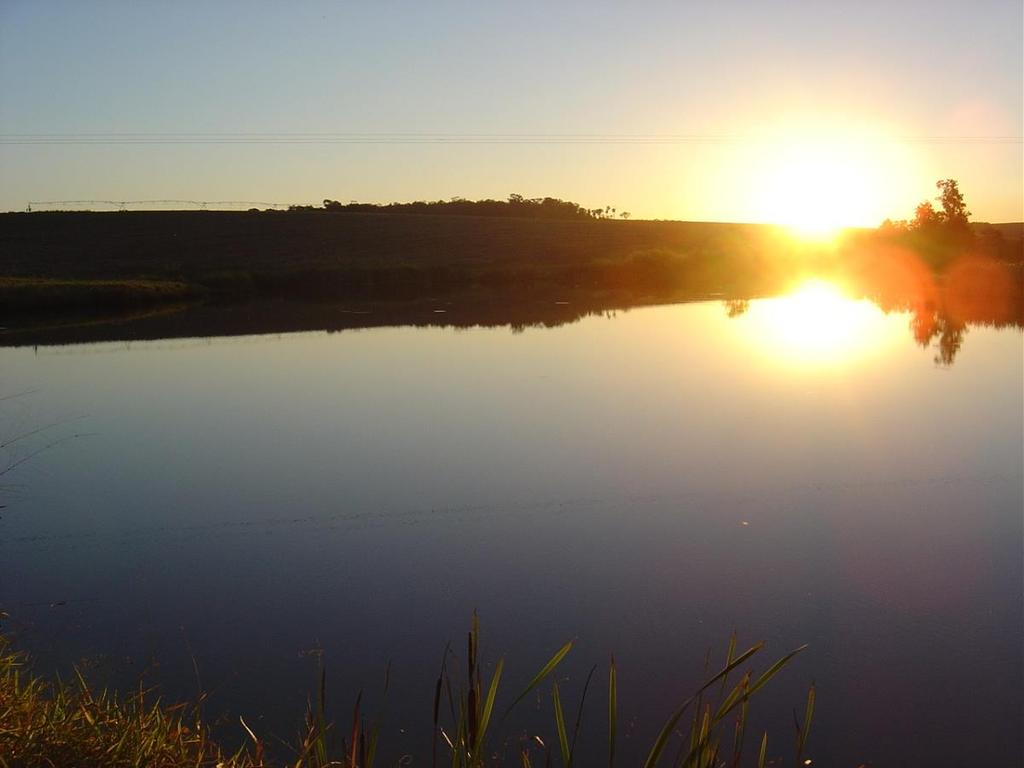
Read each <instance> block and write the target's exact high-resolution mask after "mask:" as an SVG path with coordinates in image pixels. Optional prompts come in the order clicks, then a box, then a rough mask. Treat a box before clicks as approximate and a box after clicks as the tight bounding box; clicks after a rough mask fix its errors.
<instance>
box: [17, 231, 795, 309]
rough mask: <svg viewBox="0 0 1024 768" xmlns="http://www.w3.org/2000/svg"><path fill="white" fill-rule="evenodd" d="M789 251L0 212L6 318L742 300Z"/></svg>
mask: <svg viewBox="0 0 1024 768" xmlns="http://www.w3.org/2000/svg"><path fill="white" fill-rule="evenodd" d="M783 243H784V238H783V237H782V235H781V233H780V232H779V231H778V230H776V229H774V228H771V227H763V226H756V225H742V224H701V223H683V222H648V221H637V222H626V221H551V220H531V219H512V218H488V217H473V216H436V215H433V216H429V215H428V216H423V215H410V214H355V213H346V214H330V213H325V212H323V211H320V212H289V213H270V212H264V213H229V212H132V213H103V214H97V213H31V214H5V215H2V216H0V295H2V296H3V298H4V300H5V302H4V303H5V304H6V306H7V307H8V308H9V309H11V310H12V311H13V310H18V311H22V312H25V311H44V312H51V311H53V310H55V309H69V308H90V307H110V306H114V305H131V304H144V303H152V302H153V301H155V300H166V299H174V300H180V299H182V298H183V297H187V296H191V297H193V298H195V297H198V296H203V297H205V296H229V297H238V296H287V297H296V296H298V297H302V298H327V299H336V298H360V299H380V298H384V299H396V298H397V299H409V298H422V297H424V296H428V297H429V296H433V295H435V294H438V293H451V292H458V293H465V292H466V291H471V290H476V289H487V290H490V289H495V288H500V289H503V290H504V289H509V288H514V289H521V288H527V289H530V290H531V291H534V290H537V289H538V287H539V286H548V287H551V286H558V287H560V288H578V287H581V286H585V287H587V288H596V289H611V290H620V289H624V288H626V289H630V290H640V291H645V290H665V289H674V288H679V287H686V288H687V289H689V290H690V291H691V292H693V291H696V292H699V291H701V290H712V289H713V290H715V291H721V290H729V289H737V290H739V289H742V290H744V291H749V290H750V289H752V288H755V287H759V286H761V285H762V284H763V283H764V282H765V281H766V280H770V279H771V277H772V273H776V272H777V271H778V270H776V269H774V268H773V266H772V265H773V262H774V261H777V260H778V257H779V253H780V249H784V248H785V246H784V244H783ZM15 278H17V279H15ZM26 278H30V279H26ZM54 281H56V282H54ZM81 281H92V282H88V283H86V282H81ZM96 281H105V282H96Z"/></svg>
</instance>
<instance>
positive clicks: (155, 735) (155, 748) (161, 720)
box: [0, 615, 815, 768]
mask: <svg viewBox="0 0 1024 768" xmlns="http://www.w3.org/2000/svg"><path fill="white" fill-rule="evenodd" d="M573 646H574V641H570V642H567V643H565V644H564V645H562V646H561V647H560V648H558V649H557V650H556V651H555V652H554V653H553V654H552V655H551V657H550V658H549V659H548V660H547V662H546V663H545V664H544V665H543V666H542V667H541V668H540V669H539V670H538V671H537V672H536V673H535V674H534V675H533V677H532V678H531V679H530V680H529V682H528V683H527V684H526V685H525V686H524V687H523V688H522V689H521V690H518V691H516V692H515V695H514V696H509V697H504V696H503V695H502V675H503V673H504V670H505V662H504V659H503V658H501V659H498V661H497V662H496V663H495V664H494V665H493V668H491V671H490V672H489V674H487V675H485V673H484V669H485V667H486V665H485V664H484V663H483V662H482V661H481V658H480V628H479V622H478V620H477V617H476V615H474V616H473V620H472V625H471V627H470V630H469V632H468V634H467V636H466V646H465V648H466V653H465V657H464V658H461V659H460V658H459V657H458V655H457V654H456V653H455V652H454V651H453V650H452V648H451V646H450V645H449V646H448V647H446V648H445V652H444V656H443V658H442V662H441V666H440V671H439V674H438V677H437V680H436V684H435V687H434V697H433V717H432V724H431V726H432V733H433V738H432V741H431V754H430V755H429V756H426V755H424V756H415V761H414V764H417V765H425V764H426V763H427V761H428V760H429V763H430V765H431V766H433V767H434V768H436V767H437V766H439V765H444V766H450V767H451V768H489V767H490V766H520V767H521V768H533V766H537V767H538V768H540V767H541V766H544V767H545V768H548V767H550V766H561V768H572V767H573V766H580V767H581V768H582V766H583V765H584V764H587V765H590V764H594V763H593V762H592V761H593V760H594V759H595V758H594V755H595V754H600V753H601V752H605V751H606V755H607V757H606V759H607V765H608V768H616V766H623V767H624V766H626V765H627V762H626V761H625V760H623V759H622V756H621V754H619V753H620V751H621V750H620V746H621V745H620V739H619V722H620V719H621V715H620V712H619V705H618V687H619V685H618V672H617V667H616V663H615V659H614V657H613V658H612V659H611V661H610V663H609V665H608V670H607V672H608V673H607V678H606V679H607V688H606V691H605V692H604V696H605V697H606V698H607V723H606V724H605V725H606V728H607V731H606V732H607V739H606V744H603V745H602V744H601V743H599V742H598V743H590V744H588V745H587V750H586V754H587V757H586V758H585V760H586V763H584V758H583V757H582V756H581V753H582V750H581V749H580V746H581V745H580V737H581V733H582V726H583V721H584V715H585V712H586V710H585V704H586V702H587V698H588V695H589V694H590V692H591V690H592V687H594V686H593V683H594V681H595V677H603V676H597V675H596V672H597V670H598V667H597V666H596V665H595V666H594V667H592V668H591V670H590V672H589V674H588V675H587V676H586V678H585V680H584V683H583V687H582V690H581V691H580V693H579V700H578V703H576V704H575V707H572V706H571V705H570V703H569V699H568V698H567V696H568V691H567V680H566V679H565V678H562V679H559V678H558V676H557V669H558V667H559V665H560V663H561V662H562V660H563V659H565V657H566V656H567V655H568V654H569V653H570V652H571V651H572V649H573ZM762 649H763V643H757V644H755V645H752V646H750V647H749V648H747V649H745V650H740V649H739V647H738V645H737V641H736V636H735V634H734V635H733V637H732V638H731V640H730V642H729V644H728V648H727V651H726V655H725V660H724V662H723V663H722V665H721V666H720V667H718V668H717V671H715V669H714V668H711V667H710V666H709V665H707V664H706V668H707V669H708V674H707V676H706V678H705V680H704V682H703V683H702V684H701V685H699V686H698V687H697V688H696V689H695V690H693V691H692V692H691V693H690V694H689V695H687V696H685V697H683V698H682V699H681V701H680V702H679V704H678V705H677V706H676V708H675V710H674V711H672V712H671V713H670V714H669V715H668V717H667V718H666V719H665V720H664V721H663V722H661V723H658V724H652V725H658V726H660V727H659V729H658V730H657V735H656V736H655V737H654V739H653V741H652V742H651V744H650V746H649V748H647V749H645V750H642V754H641V755H640V757H641V758H642V760H641V761H639V762H636V763H629V764H630V765H637V766H640V767H641V768H657V766H662V767H663V768H741V766H757V768H765V767H766V766H776V767H781V766H788V765H794V766H795V765H803V764H805V761H804V756H805V751H806V745H807V736H808V732H809V729H810V725H811V720H812V717H813V713H814V698H815V691H814V687H813V686H811V688H810V690H809V691H808V695H807V701H806V704H805V706H804V714H803V719H802V721H801V720H799V719H798V718H797V717H796V715H795V714H794V721H795V724H796V728H795V732H796V733H795V739H794V741H793V742H792V743H791V744H790V745H789V746H788V747H787V748H786V749H785V752H786V753H787V756H788V755H791V756H792V758H791V759H789V760H787V759H785V758H783V757H781V751H780V749H779V748H778V747H777V745H776V744H775V743H774V742H772V743H771V744H770V743H769V739H768V734H767V733H762V734H750V735H749V736H748V734H747V732H746V731H747V723H748V711H749V706H750V701H751V699H752V698H753V697H754V696H755V694H758V693H759V692H760V691H761V690H762V689H763V688H764V687H765V686H766V685H767V684H768V683H769V682H770V681H771V680H772V679H773V678H774V677H775V676H776V675H777V674H778V673H779V672H780V671H781V670H782V669H783V668H784V667H786V666H787V665H788V664H789V663H790V662H791V661H792V659H793V658H794V657H795V656H796V655H797V654H799V653H800V652H801V651H802V650H803V649H804V648H803V647H801V648H797V649H796V650H793V651H791V652H790V653H787V654H786V655H784V656H782V657H781V658H779V659H778V660H776V661H775V662H774V663H772V664H770V665H768V666H767V668H765V669H764V670H763V671H762V672H760V673H759V674H758V673H755V671H754V669H753V668H752V667H751V662H752V659H753V658H754V656H755V655H756V654H758V653H759V652H760V651H761V650H762ZM460 670H461V671H460ZM387 679H388V676H386V677H385V686H384V688H385V690H384V692H385V697H386V696H387V689H388V682H387ZM326 680H327V677H326V671H325V669H324V668H323V667H321V669H320V676H319V686H318V691H317V694H316V697H315V700H314V699H313V698H311V699H310V701H309V704H308V706H307V712H306V717H305V722H304V724H303V727H302V729H301V731H300V734H299V737H298V739H297V740H296V742H295V743H294V744H293V745H290V746H279V745H275V751H276V752H287V753H288V756H286V757H276V756H275V757H274V758H272V757H271V756H270V754H269V750H268V747H267V744H266V743H265V742H264V740H263V739H261V738H260V737H259V736H258V735H257V734H256V733H254V732H253V730H252V729H251V728H250V727H249V726H248V724H247V723H246V722H245V721H244V720H242V719H241V718H239V724H240V726H241V728H242V730H243V732H244V734H245V736H246V743H245V745H244V746H243V747H242V748H241V749H240V750H239V751H238V752H235V753H226V752H225V751H223V750H222V749H221V748H220V747H219V746H218V745H217V744H216V743H215V741H214V740H212V739H211V738H210V735H209V728H208V727H207V725H206V724H205V723H204V722H203V720H202V717H201V704H202V698H200V700H199V701H198V702H197V703H195V704H193V705H181V704H179V705H173V706H169V705H167V704H164V703H163V702H161V701H160V700H159V698H158V697H157V696H156V695H155V693H154V692H153V691H151V690H146V689H143V688H141V687H140V688H139V689H138V690H136V691H133V692H132V693H131V694H130V695H127V696H120V697H119V696H115V695H113V694H110V693H108V692H99V693H97V692H94V691H93V690H92V689H91V688H90V687H89V685H88V684H87V682H86V680H85V679H84V677H83V676H82V675H81V674H80V673H78V672H77V670H76V672H75V676H74V678H73V679H72V680H71V681H63V680H60V679H58V680H57V681H55V682H52V683H50V682H46V681H44V680H42V679H41V678H39V677H37V676H34V675H33V674H31V673H29V672H28V671H27V668H26V658H25V656H24V655H23V654H20V653H15V652H13V651H12V650H11V649H10V646H9V644H8V642H7V641H6V640H4V639H3V638H0V768H15V766H17V767H18V768H21V767H22V766H72V765H73V766H77V768H93V767H94V766H95V767H96V768H99V766H103V767H104V768H107V767H109V768H121V767H122V766H125V767H127V766H150V767H152V768H164V767H165V766H166V767H170V766H195V767H196V768H204V767H207V766H208V767H210V768H272V767H276V766H282V767H284V766H290V767H292V768H328V766H334V767H336V768H374V766H375V765H376V764H378V763H380V764H381V765H384V763H383V761H382V760H380V758H379V756H378V753H379V752H384V751H386V750H385V749H384V747H386V745H381V744H380V743H379V741H380V734H381V727H380V726H381V722H382V719H383V718H382V717H380V716H378V717H375V718H369V717H367V716H366V714H365V713H364V711H363V706H362V693H360V694H359V695H358V696H357V697H356V699H355V703H354V706H353V708H352V717H351V721H350V722H346V723H344V724H341V725H339V724H337V723H336V722H334V721H332V720H330V719H329V718H328V715H327V685H326ZM548 690H549V691H550V699H549V701H550V707H551V708H550V721H549V722H550V732H549V733H548V734H543V735H542V734H541V733H535V734H534V733H528V732H525V731H523V730H522V729H519V730H518V731H515V734H514V735H510V732H511V730H512V729H511V725H509V726H508V728H507V729H506V724H508V723H509V722H510V721H509V717H510V716H511V715H512V713H513V712H514V711H515V709H516V707H517V705H519V704H520V703H521V702H522V701H523V700H524V699H526V698H527V697H528V696H530V695H531V694H533V695H534V696H533V697H536V698H537V700H538V701H546V700H548V694H547V691H548ZM533 697H531V698H533ZM602 711H604V706H603V705H602ZM425 714H426V713H425ZM602 719H603V717H602ZM426 725H427V723H426V722H425V723H424V727H426ZM652 730H653V728H652ZM595 732H596V731H595ZM758 736H759V737H760V738H758ZM412 757H414V756H408V755H407V756H405V757H404V758H402V759H401V760H399V762H398V763H397V764H401V765H407V764H409V760H410V759H411V758H412ZM601 762H604V760H603V759H602V761H601ZM394 764H396V763H394V762H389V763H387V765H394ZM598 764H600V763H598Z"/></svg>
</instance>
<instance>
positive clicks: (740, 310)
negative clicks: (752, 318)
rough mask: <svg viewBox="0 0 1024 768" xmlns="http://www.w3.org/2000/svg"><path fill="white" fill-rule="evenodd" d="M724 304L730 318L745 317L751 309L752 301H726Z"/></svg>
mask: <svg viewBox="0 0 1024 768" xmlns="http://www.w3.org/2000/svg"><path fill="white" fill-rule="evenodd" d="M722 304H723V305H724V306H725V314H726V315H728V316H729V317H730V318H733V317H740V316H741V315H745V314H746V312H747V310H748V309H750V299H726V300H725V301H723V302H722Z"/></svg>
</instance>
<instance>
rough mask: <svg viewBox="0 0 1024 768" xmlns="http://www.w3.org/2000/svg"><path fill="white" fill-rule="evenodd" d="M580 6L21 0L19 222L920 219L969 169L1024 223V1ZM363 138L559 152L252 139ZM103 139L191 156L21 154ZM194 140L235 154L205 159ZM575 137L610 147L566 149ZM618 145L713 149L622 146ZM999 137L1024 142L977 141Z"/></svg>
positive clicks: (208, 150) (82, 148) (13, 186)
mask: <svg viewBox="0 0 1024 768" xmlns="http://www.w3.org/2000/svg"><path fill="white" fill-rule="evenodd" d="M555 5H556V4H554V3H550V2H548V3H542V2H538V3H534V2H517V3H514V4H513V3H490V2H466V3H440V2H439V3H424V2H418V3H413V2H408V3H405V2H387V1H381V2H373V3H340V2H295V3H284V2H280V0H278V1H277V2H265V3H263V2H246V3H241V2H238V3H235V2H185V1H180V2H175V3H157V2H101V1H100V0H91V1H90V2H80V1H79V2H45V1H36V2H29V1H25V2H21V1H18V0H6V1H5V2H3V3H2V4H0V133H3V134H4V135H5V136H6V138H5V139H4V142H5V143H2V144H0V174H2V176H0V178H2V181H0V209H3V210H7V209H22V208H24V207H25V204H26V202H27V201H29V200H62V199H113V200H135V199H152V198H160V199H163V198H185V199H200V200H267V201H282V202H300V201H301V202H308V201H319V200H321V199H323V198H324V197H331V198H337V199H342V200H349V199H360V200H375V201H389V200H407V199H422V198H430V199H436V198H447V197H451V196H455V195H461V196H466V197H504V196H506V195H507V194H508V193H509V192H519V193H522V194H525V195H527V196H539V195H552V196H557V197H563V198H569V199H574V200H577V201H579V202H581V203H583V204H586V205H588V206H596V205H605V204H609V205H614V206H617V207H618V208H619V209H620V210H629V211H631V212H633V214H634V216H644V217H660V218H684V219H717V220H764V219H767V218H772V216H773V215H774V214H777V213H778V210H777V209H776V208H773V207H772V204H771V202H770V198H771V197H772V196H773V192H772V190H773V189H776V188H782V189H789V188H792V186H793V185H799V184H801V183H803V184H806V183H807V179H808V178H813V181H814V184H816V185H819V187H818V189H817V192H816V194H817V195H818V196H822V195H824V196H828V195H832V194H838V195H839V196H840V197H842V194H841V192H840V191H836V190H835V189H833V188H832V187H830V184H835V185H837V186H838V187H840V188H843V187H845V188H849V187H850V186H851V185H853V186H856V185H857V184H861V185H862V186H864V187H865V188H864V189H860V190H859V193H858V194H859V195H860V197H857V198H856V199H851V200H850V201H849V205H850V207H851V210H853V209H854V208H856V209H857V210H855V211H853V214H854V215H853V218H854V219H859V218H866V219H871V218H873V217H876V216H879V215H883V214H884V215H886V216H899V217H902V216H907V215H909V213H910V212H911V211H912V208H913V205H914V203H915V202H916V201H917V200H918V199H921V198H924V197H928V196H931V195H932V194H933V193H934V192H933V189H932V186H933V184H934V181H935V180H936V179H937V178H940V177H947V176H952V177H955V178H957V179H959V180H960V182H961V187H962V188H963V190H964V192H965V193H966V195H967V198H968V202H969V203H970V205H971V207H972V209H973V210H974V212H975V218H977V219H984V220H1020V219H1021V218H1024V213H1022V211H1021V206H1022V197H1021V196H1022V192H1021V189H1022V156H1021V144H1020V141H1019V139H1020V136H1021V134H1022V133H1024V126H1022V111H1024V106H1022V90H1024V88H1022V79H1024V74H1022V72H1024V54H1022V36H1024V30H1022V10H1021V6H1022V3H1021V2H1020V0H1009V1H1005V2H973V3H966V2H962V1H958V2H945V3H941V2H938V3H937V2H926V3H911V2H880V1H879V2H872V1H871V0H866V1H865V2H852V1H851V2H830V3H814V2H810V1H808V2H776V3H771V2H735V1H733V2H717V3H710V2H708V3H664V4H660V3H636V4H625V3H614V4H610V3H602V2H586V3H569V2H566V3H558V4H557V7H552V6H555ZM823 6H826V7H823ZM343 132H349V133H350V132H367V133H372V134H382V133H387V134H395V133H410V134H416V135H417V136H420V135H422V134H426V133H445V134H471V133H483V134H493V133H500V134H540V135H541V142H540V143H537V144H522V143H490V144H472V143H465V142H464V141H461V140H460V141H458V142H455V143H451V144H444V145H437V144H399V145H394V144H358V145H351V144H297V143H295V137H294V136H290V135H289V136H283V137H281V138H283V139H284V141H283V143H275V144H251V143H242V142H241V141H240V136H239V135H240V134H246V133H280V134H296V133H343ZM88 133H139V134H147V135H146V136H144V137H143V138H145V139H147V140H151V139H152V138H153V137H151V136H148V134H153V133H164V134H174V136H172V137H171V139H172V140H173V141H175V142H179V143H173V144H149V143H147V144H128V143H124V141H123V139H117V140H116V142H115V143H109V144H101V145H83V144H80V143H71V144H53V143H46V144H29V145H26V144H15V143H12V141H13V139H12V137H11V136H10V135H11V134H31V135H36V134H72V135H73V136H74V138H75V140H76V141H80V140H81V135H82V134H88ZM189 133H225V134H230V136H228V137H227V141H228V143H187V144H184V143H180V142H181V141H182V140H183V137H182V136H181V134H189ZM568 133H573V134H594V135H597V136H600V137H602V140H601V142H599V143H595V144H580V143H569V144H563V143H553V142H552V141H550V140H549V138H550V136H551V135H553V134H568ZM613 134H626V135H630V136H638V135H646V136H650V135H656V136H665V135H674V136H685V137H697V136H700V137H709V138H704V139H700V140H696V139H692V138H687V139H686V140H685V141H679V142H676V143H657V144H653V145H638V144H636V143H625V144H621V143H608V141H607V137H609V136H611V135H613ZM988 136H1001V137H1011V140H1010V141H1005V140H1004V141H1002V142H1001V143H993V142H988V141H979V140H977V138H976V137H988ZM936 137H974V140H972V141H970V142H964V141H960V140H957V141H949V142H946V141H943V142H936V141H934V139H935V138H936ZM1014 138H1015V139H1016V140H1012V139H1014ZM922 139H928V140H927V141H924V140H922ZM659 141H662V140H659ZM806 147H811V148H812V149H811V150H810V152H809V154H808V153H806V152H805V148H806ZM866 148H868V149H866ZM876 149H877V152H876V151H875V150H876ZM858 153H859V154H858ZM805 155H806V156H805ZM869 155H870V156H869ZM794 168H796V169H797V170H793V169H794ZM809 168H810V169H811V170H808V169H809ZM801 169H803V170H801ZM814 169H817V171H816V170H814ZM864 169H866V170H865V175H864V176H863V178H861V176H859V175H858V174H860V173H861V170H864ZM818 171H820V172H821V174H824V175H825V176H828V177H829V178H832V179H836V178H839V179H841V181H842V183H839V182H836V181H829V178H820V177H819V176H815V175H814V174H815V173H817V172H818ZM833 171H834V172H833ZM787 174H789V176H793V174H796V175H795V177H794V178H789V176H787ZM800 174H803V175H800ZM807 174H811V176H810V177H808V175H807ZM830 174H831V175H830ZM780 177H785V178H783V179H782V181H780ZM854 177H856V178H854ZM787 179H788V181H787ZM786 184H790V187H786V186H785V185H786ZM779 185H781V186H779ZM866 197H871V200H870V201H867V200H866V199H865V198H866ZM842 199H843V200H844V202H846V200H845V198H842ZM851 223H868V222H867V221H863V222H862V221H859V220H858V221H853V222H851Z"/></svg>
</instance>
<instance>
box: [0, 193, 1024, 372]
mask: <svg viewBox="0 0 1024 768" xmlns="http://www.w3.org/2000/svg"><path fill="white" fill-rule="evenodd" d="M943 184H945V185H946V186H945V187H943V186H942V185H943ZM940 189H942V191H943V195H944V196H945V197H946V198H951V199H945V200H944V201H943V205H944V208H943V210H942V211H936V210H935V209H934V208H933V207H932V206H931V205H930V204H929V203H922V204H921V205H920V206H918V209H917V215H916V216H915V218H914V219H913V220H911V221H903V222H891V221H887V222H884V223H883V225H882V226H880V227H879V228H878V229H875V230H864V229H860V230H847V231H845V232H843V233H841V234H840V235H839V236H838V237H837V238H836V239H835V240H834V241H833V242H830V243H827V244H820V243H819V244H814V243H806V242H801V241H799V240H798V239H795V238H794V237H793V236H792V235H790V234H789V233H787V232H786V231H785V230H783V229H782V228H779V227H774V226H768V225H755V224H717V223H694V222H673V221H627V220H624V219H622V218H611V214H612V209H611V208H608V209H601V210H598V209H594V210H587V209H584V208H580V207H579V206H577V205H575V204H574V203H567V202H565V201H560V200H554V199H552V198H545V199H542V200H536V201H523V200H522V199H521V198H518V196H512V197H511V198H510V199H509V201H508V202H502V201H477V202H472V201H465V200H456V201H447V202H438V203H410V204H392V205H387V206H371V205H366V204H352V205H341V204H340V203H336V202H335V201H330V200H326V201H324V203H325V207H323V208H315V209H314V208H312V207H310V206H299V207H294V208H293V209H292V210H288V211H255V210H253V211H249V212H223V211H220V212H215V211H144V212H106V213H91V212H34V213H11V214H0V345H2V346H36V345H51V344H67V343H76V342H82V341H86V342H95V341H112V340H117V341H130V340H147V339H158V338H182V337H209V336H231V335H249V334H259V333H278V332H289V331H302V330H329V331H331V330H344V329H349V328H367V327H380V326H386V325H418V326H420V325H440V326H448V327H456V328H462V327H473V326H509V327H511V328H512V329H513V330H514V331H518V330H522V329H524V328H527V327H533V326H556V325H562V324H564V323H569V322H574V321H576V320H579V319H580V318H582V317H585V316H587V315H592V314H600V313H608V312H616V311H621V310H628V309H630V308H633V307H639V306H649V305H654V304H666V303H679V302H687V301H706V300H721V301H724V302H728V304H729V312H730V316H733V314H734V313H736V314H738V313H740V310H741V309H742V307H743V306H744V305H743V302H746V301H749V300H751V299H755V298H761V297H766V296H773V295H779V294H782V293H784V292H785V291H786V290H787V289H789V288H790V287H792V285H793V284H794V282H795V281H797V280H799V279H800V278H801V277H816V278H824V279H832V280H834V281H836V282H838V283H841V284H842V285H843V287H844V290H845V291H846V292H847V293H848V294H849V295H850V296H851V297H853V298H868V299H870V300H872V301H874V302H875V303H877V304H878V305H879V306H880V307H881V308H882V309H883V310H885V311H886V312H889V311H907V312H911V313H912V315H913V318H912V323H911V324H912V328H911V330H912V333H913V334H914V336H915V338H916V340H917V341H918V342H919V343H921V344H922V345H923V346H927V345H928V344H929V343H931V341H932V340H933V339H937V340H938V346H939V354H938V355H937V358H936V359H937V360H938V361H939V362H943V363H946V364H948V363H950V362H952V359H953V357H954V356H955V354H956V351H957V349H958V348H959V344H960V340H961V338H962V335H963V332H964V330H965V329H966V327H967V326H969V325H990V326H996V327H1003V326H1007V325H1012V326H1016V327H1024V224H1002V225H990V224H971V223H969V222H968V221H967V214H968V213H969V212H967V211H966V209H965V207H964V205H963V200H962V196H960V197H957V196H958V195H959V191H958V190H957V189H956V186H955V183H954V184H953V185H952V186H951V187H950V185H949V181H948V180H947V181H946V182H940ZM942 199H943V198H942V197H940V200H942ZM947 206H948V207H949V209H950V211H951V213H950V214H947V213H946V207H947ZM481 213H482V214H486V215H480V214H481Z"/></svg>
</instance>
